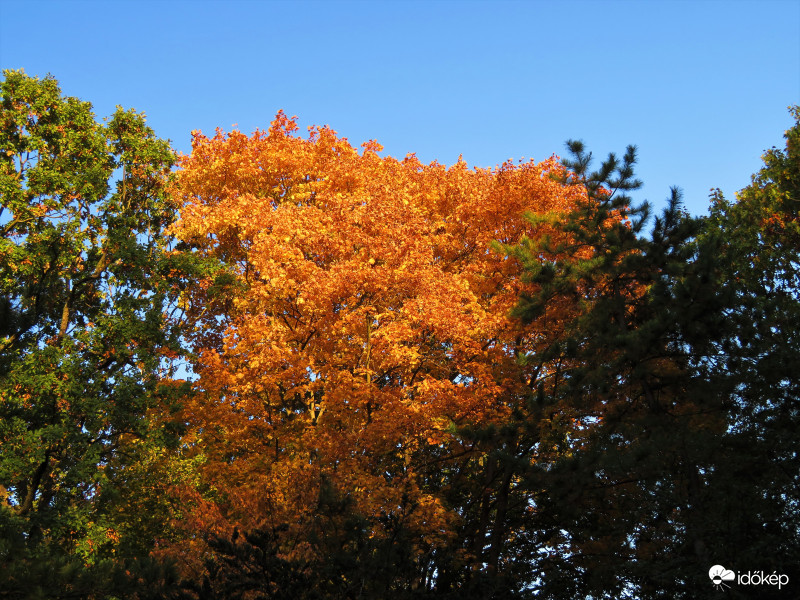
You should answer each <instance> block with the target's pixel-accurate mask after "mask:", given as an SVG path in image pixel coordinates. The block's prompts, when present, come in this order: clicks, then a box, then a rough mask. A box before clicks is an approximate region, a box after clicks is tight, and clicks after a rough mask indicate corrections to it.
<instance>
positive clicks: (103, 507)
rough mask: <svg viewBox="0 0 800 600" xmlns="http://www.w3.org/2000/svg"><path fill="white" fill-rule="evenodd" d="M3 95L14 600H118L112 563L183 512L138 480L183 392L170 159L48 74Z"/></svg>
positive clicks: (127, 116) (4, 525)
mask: <svg viewBox="0 0 800 600" xmlns="http://www.w3.org/2000/svg"><path fill="white" fill-rule="evenodd" d="M0 88H1V89H2V104H0V196H1V197H2V206H1V207H0V232H1V233H2V235H1V237H0V530H1V531H2V534H0V597H3V598H18V597H40V596H37V594H42V593H44V592H46V594H47V597H49V598H59V597H75V595H79V596H81V597H94V594H97V595H98V596H104V597H105V596H108V595H109V594H110V591H109V590H110V589H111V588H109V587H108V586H111V585H112V583H113V582H112V581H111V579H109V578H110V577H111V574H112V571H113V568H112V567H113V565H111V563H109V562H108V561H109V560H111V559H112V558H119V559H120V560H123V559H134V558H137V557H141V556H146V554H147V552H148V551H149V550H150V549H151V548H152V545H153V542H154V537H153V536H154V535H156V531H159V532H160V533H159V534H158V535H161V534H163V527H164V524H165V522H166V519H167V518H168V513H169V510H168V507H167V506H166V505H165V504H163V503H162V504H159V502H160V501H159V500H158V498H159V495H160V494H162V495H163V490H162V491H161V492H159V490H158V489H157V488H158V485H159V483H158V482H153V481H152V480H150V481H147V480H145V479H144V478H143V477H142V475H143V473H145V472H148V471H149V473H150V475H151V476H152V475H153V474H154V473H157V472H159V470H160V469H161V467H159V465H161V464H162V463H163V460H162V459H163V456H164V452H165V448H167V447H169V446H170V445H171V444H174V442H175V440H176V439H177V438H176V435H177V433H178V430H177V429H176V428H175V426H174V423H173V420H172V419H171V417H170V413H171V412H174V410H175V409H176V407H177V404H176V398H177V397H178V394H179V393H182V392H181V391H180V389H179V387H180V386H179V384H178V383H176V382H174V381H173V375H174V372H175V367H176V363H175V361H174V359H175V358H176V357H178V355H179V354H180V353H181V352H182V351H183V350H182V344H181V339H180V332H179V330H178V329H177V328H176V325H177V321H176V320H174V319H171V317H170V315H169V312H168V311H169V310H170V309H171V308H170V307H172V309H175V308H177V307H176V305H175V300H176V299H177V294H178V292H179V289H178V287H179V285H180V282H181V280H182V279H181V276H180V273H181V272H182V269H183V266H182V263H181V261H182V260H183V259H182V258H181V256H180V255H178V254H175V253H173V252H172V251H171V249H170V247H169V238H168V237H166V236H165V235H164V231H165V228H166V227H167V226H169V225H170V223H171V222H172V221H173V220H174V215H175V209H174V205H173V204H172V203H171V202H170V201H169V200H168V198H167V196H166V195H165V187H164V186H165V183H166V180H167V178H168V175H169V172H170V169H171V167H172V165H173V163H174V154H173V152H172V150H171V149H170V147H169V144H168V143H167V142H166V141H164V140H160V139H158V138H157V137H156V136H155V135H154V133H153V131H152V130H151V129H150V128H148V127H147V126H146V124H145V120H144V116H143V115H142V114H140V113H137V112H135V111H133V110H127V111H126V110H123V109H121V108H119V109H117V111H116V112H115V114H114V115H113V116H112V117H111V118H110V119H109V120H108V122H107V123H105V124H101V123H98V122H97V121H96V120H95V118H94V115H93V113H92V108H91V105H90V104H89V103H87V102H82V101H80V100H78V99H77V98H72V97H64V96H62V94H61V91H60V89H59V87H58V84H57V82H56V81H55V80H54V79H53V78H52V77H49V76H48V77H46V78H44V79H38V78H35V77H29V76H27V75H26V74H24V73H23V72H21V71H5V72H4V79H3V81H2V83H1V84H0ZM162 473H164V474H166V471H162ZM142 509H144V510H142ZM121 568H122V571H123V572H124V570H125V568H128V567H125V566H121ZM128 585H129V586H130V582H128ZM129 589H130V588H129ZM37 590H38V591H37ZM70 594H72V595H70Z"/></svg>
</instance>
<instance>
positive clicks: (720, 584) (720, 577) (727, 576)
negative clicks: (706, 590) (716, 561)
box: [708, 565, 736, 590]
mask: <svg viewBox="0 0 800 600" xmlns="http://www.w3.org/2000/svg"><path fill="white" fill-rule="evenodd" d="M708 576H709V578H710V579H711V583H713V584H714V587H715V588H717V589H718V590H721V589H723V588H729V587H731V586H729V585H728V584H727V583H725V582H726V581H733V580H734V579H736V574H735V573H734V572H733V571H731V570H729V569H726V568H725V567H723V566H722V565H714V566H713V567H711V568H710V569H709V570H708Z"/></svg>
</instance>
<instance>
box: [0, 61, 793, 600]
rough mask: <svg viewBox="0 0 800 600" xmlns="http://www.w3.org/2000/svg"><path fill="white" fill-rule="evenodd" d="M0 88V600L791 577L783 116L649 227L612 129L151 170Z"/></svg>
mask: <svg viewBox="0 0 800 600" xmlns="http://www.w3.org/2000/svg"><path fill="white" fill-rule="evenodd" d="M4 75H5V79H4V80H3V82H2V84H1V89H2V104H1V105H0V107H1V108H2V113H0V123H2V128H0V193H1V194H2V209H1V212H0V228H2V233H3V235H2V238H0V285H1V286H2V289H1V290H0V559H2V560H0V598H120V599H121V598H131V599H139V600H142V599H144V598H175V599H176V600H177V599H183V600H188V599H193V600H212V599H213V600H222V599H226V600H227V599H235V598H240V599H253V598H264V599H267V598H289V597H291V598H298V599H300V598H308V599H311V598H347V599H351V598H352V599H357V598H365V599H366V598H400V599H402V598H457V597H458V598H495V599H506V598H508V599H511V598H547V599H553V600H561V599H572V598H587V599H588V598H593V599H594V598H642V599H650V598H652V599H656V598H704V597H709V598H714V597H718V596H719V595H720V594H722V595H723V596H726V595H727V597H732V598H733V597H737V598H738V597H741V598H745V597H759V598H773V597H774V598H785V597H793V596H795V595H796V587H794V586H795V585H796V582H797V581H798V578H799V577H800V570H798V566H797V565H798V564H800V560H799V559H800V556H799V553H798V535H797V532H798V530H799V529H800V523H799V522H798V511H797V507H798V505H800V498H799V497H798V489H800V487H799V486H798V483H800V482H799V481H798V477H800V470H799V469H798V467H800V465H798V457H797V440H798V437H797V436H798V433H797V432H798V430H800V429H799V428H798V426H799V425H800V423H798V407H797V398H798V392H799V391H800V390H798V380H797V376H796V374H795V372H794V370H795V365H796V364H800V360H799V359H800V356H798V354H799V353H800V346H799V345H798V337H797V325H796V324H797V323H798V322H799V320H800V310H799V309H800V305H799V304H798V302H799V301H800V296H798V268H799V267H800V260H798V250H800V244H799V243H798V242H800V229H798V227H800V226H799V225H798V203H799V202H800V197H799V196H798V187H799V186H800V159H799V158H798V144H799V143H800V111H799V110H798V109H797V108H794V109H793V111H792V114H793V116H794V118H795V119H796V123H795V125H794V127H793V128H792V129H791V130H790V131H788V132H787V134H786V139H787V144H786V148H785V149H775V148H773V149H772V150H770V151H768V152H767V153H766V154H765V156H764V167H763V169H762V170H761V171H760V172H759V173H757V174H756V175H755V176H754V177H753V180H752V183H751V185H750V186H748V187H747V188H745V189H744V190H742V191H741V192H740V193H739V194H738V195H737V197H736V199H735V201H730V200H728V199H726V198H724V197H723V196H722V194H721V193H719V192H716V193H714V194H713V195H712V198H711V205H710V211H709V214H708V215H706V216H701V217H692V216H690V215H688V214H687V213H686V212H685V211H684V210H683V208H682V203H681V194H680V191H679V190H678V189H677V188H675V189H673V190H672V192H671V195H670V198H669V199H668V201H667V203H666V208H665V209H664V210H663V211H662V212H661V213H660V214H658V215H656V216H655V217H654V216H652V210H651V208H650V206H649V205H648V204H646V203H644V204H640V205H637V204H636V203H635V202H634V200H633V194H634V193H635V191H636V190H637V189H638V188H639V186H640V182H639V181H638V180H637V179H636V178H635V172H634V168H635V164H636V161H637V152H636V149H635V148H634V147H629V148H628V149H627V150H626V152H625V153H624V154H623V155H622V156H621V157H618V156H615V155H610V156H609V157H608V158H607V159H606V160H605V161H603V162H602V163H601V164H600V166H599V167H598V168H597V170H593V164H592V155H591V154H590V153H589V152H588V151H587V150H586V147H585V146H584V144H583V143H582V142H576V141H571V142H568V145H567V150H568V154H569V156H568V157H567V158H565V159H564V160H563V161H562V160H560V159H558V158H557V157H555V156H554V157H551V158H549V159H547V160H544V161H542V162H540V163H535V162H533V161H528V162H519V163H512V162H507V163H505V164H503V165H500V166H498V167H496V168H494V169H480V168H468V167H467V165H466V164H465V163H464V162H463V161H459V162H457V163H456V164H455V165H452V166H450V167H446V166H444V165H441V164H438V163H436V162H434V163H431V164H427V165H426V164H422V163H421V162H420V161H419V160H418V159H417V158H416V157H415V156H413V155H409V156H407V157H406V158H404V159H403V160H397V159H394V158H391V157H383V156H381V152H382V148H381V146H380V145H379V144H378V143H377V142H374V141H371V142H367V143H365V144H363V145H362V146H361V148H355V147H353V146H352V145H351V144H350V143H349V142H348V141H347V139H346V138H342V137H340V136H338V135H337V134H336V132H335V131H333V130H331V129H330V128H327V127H321V128H311V129H310V132H309V135H308V136H303V135H300V134H299V132H298V128H297V125H296V122H295V120H294V119H293V118H288V117H287V116H286V115H285V114H283V113H279V114H278V115H277V116H276V118H275V120H274V121H273V123H272V125H271V126H270V127H269V128H268V129H267V130H263V131H261V130H259V131H256V132H255V133H253V134H252V135H250V136H248V135H244V134H242V133H240V132H238V131H232V132H230V133H225V132H222V131H217V133H216V134H215V135H214V136H211V137H208V136H204V135H203V134H202V133H200V132H194V134H193V145H192V152H191V154H190V155H187V156H180V157H176V156H175V154H174V153H173V151H172V150H171V148H170V146H169V144H168V142H166V141H164V140H160V139H158V138H157V137H156V136H155V134H154V132H153V131H152V130H151V129H149V128H148V127H147V125H146V123H145V120H144V116H143V115H142V114H141V113H137V112H136V111H133V110H123V109H121V108H120V109H118V110H117V111H116V113H115V114H114V115H113V116H112V117H110V118H109V119H108V120H107V121H106V122H105V123H99V122H97V121H96V119H95V117H94V115H93V113H92V111H91V106H90V105H89V104H88V103H86V102H82V101H80V100H77V99H75V98H66V97H63V96H62V94H61V92H60V90H59V88H58V84H57V82H56V81H55V80H54V79H53V78H51V77H47V78H45V79H37V78H33V77H29V76H27V75H25V74H24V73H22V72H14V71H6V72H5V73H4ZM188 373H191V374H192V375H193V379H194V381H193V382H192V383H187V382H186V381H184V379H186V378H187V374H188ZM714 565H723V566H724V568H727V569H731V570H732V571H734V572H737V573H741V572H747V571H760V572H762V573H765V574H767V575H771V574H773V573H775V574H780V575H781V577H787V578H788V579H787V581H788V582H789V583H788V584H784V585H783V586H782V587H781V588H779V586H777V585H772V584H764V585H761V586H749V587H748V586H747V585H743V584H742V583H741V581H740V580H739V581H736V580H734V581H733V582H730V585H728V583H726V584H725V585H728V588H727V591H726V592H725V593H723V592H721V591H720V590H719V589H716V588H717V587H724V586H722V585H721V584H717V582H716V581H713V580H711V579H710V578H709V568H711V567H712V566H714ZM726 581H727V580H726ZM715 584H716V585H715Z"/></svg>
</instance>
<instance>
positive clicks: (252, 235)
mask: <svg viewBox="0 0 800 600" xmlns="http://www.w3.org/2000/svg"><path fill="white" fill-rule="evenodd" d="M296 130H297V126H296V124H295V122H294V120H293V119H289V118H287V117H286V116H285V115H283V114H282V113H279V114H278V116H277V118H276V120H275V121H274V122H273V124H272V126H271V127H270V129H269V130H268V131H267V132H261V131H257V132H255V133H254V134H253V135H252V137H247V136H245V135H243V134H241V133H239V132H236V131H234V132H232V133H229V134H224V133H222V132H219V131H218V132H217V134H216V135H215V136H214V137H213V138H208V137H205V136H203V135H201V134H200V133H197V132H196V133H195V134H194V141H193V150H192V154H191V156H188V157H184V158H183V159H182V161H181V167H182V168H181V170H180V171H179V172H178V173H177V177H176V181H175V189H174V194H175V195H176V197H178V198H180V199H182V200H183V202H184V208H183V212H182V220H181V221H180V222H179V224H178V225H177V227H176V228H175V233H176V234H177V235H178V236H179V237H180V238H181V239H183V240H184V241H185V242H187V243H189V244H191V245H192V246H193V247H194V248H196V250H197V251H198V252H200V253H203V254H205V255H208V256H213V257H217V258H219V259H221V260H222V261H223V262H224V264H225V265H226V267H227V268H228V269H229V271H230V273H233V275H234V277H233V278H230V277H229V280H230V281H227V283H225V280H224V278H222V277H218V278H217V279H216V280H214V279H212V278H209V279H208V280H206V281H199V282H197V285H196V286H195V287H194V289H193V290H191V292H190V296H189V297H188V298H187V304H186V305H187V307H188V310H189V311H190V312H192V314H193V316H194V318H195V319H196V322H197V323H200V324H201V325H202V326H201V327H198V332H200V333H197V334H196V338H195V341H196V344H197V346H198V348H199V359H198V363H197V365H196V366H195V370H196V372H197V373H198V375H199V381H198V383H197V387H198V390H199V393H198V395H197V396H196V397H195V398H194V399H193V400H192V401H191V402H190V403H189V405H188V406H187V409H186V418H187V420H188V421H189V422H190V423H191V424H192V426H193V431H194V432H195V434H194V435H195V437H194V439H193V440H192V442H193V447H194V449H195V451H196V452H198V453H202V454H203V455H204V460H205V462H204V466H203V472H202V477H203V480H204V486H205V487H204V488H203V495H202V497H200V496H198V497H197V498H196V503H195V506H196V507H197V510H196V512H195V514H194V517H195V520H194V521H191V522H192V523H193V524H194V526H197V527H199V528H203V529H210V530H216V531H218V532H229V531H230V527H231V526H232V525H239V526H240V527H242V528H245V529H247V528H252V527H257V526H264V525H269V524H271V523H301V522H302V521H303V519H304V517H306V516H309V515H310V514H311V513H313V511H314V508H315V505H316V495H317V494H318V492H319V485H320V481H321V478H323V477H325V478H326V480H328V481H331V482H333V484H334V485H335V486H336V488H337V489H339V490H342V491H343V492H345V493H347V494H349V495H350V496H351V498H352V499H353V500H354V501H355V503H356V506H357V507H358V508H359V510H360V511H361V512H362V513H364V514H365V515H377V514H379V513H380V512H381V511H384V513H385V512H391V511H402V510H405V509H404V507H406V506H409V505H413V506H414V510H413V511H409V514H408V515H407V524H408V526H409V527H412V528H414V529H415V530H418V531H420V532H421V533H424V534H425V536H426V537H427V540H428V543H430V544H434V545H435V544H439V543H446V541H447V537H448V532H449V531H450V525H451V524H452V523H453V522H454V521H455V520H457V516H456V515H455V514H454V512H453V511H452V509H451V508H450V507H448V506H446V505H445V504H444V503H443V502H442V500H441V497H439V496H438V495H437V493H436V491H435V490H432V489H430V488H429V486H428V485H427V484H426V477H428V476H429V474H430V473H431V472H432V469H434V468H435V467H436V465H435V464H433V463H434V461H432V460H429V459H430V457H431V456H432V454H431V451H432V450H435V454H436V456H437V457H446V456H448V452H455V451H456V450H460V451H463V450H464V449H463V448H458V444H459V440H458V439H457V436H456V435H455V431H456V427H461V426H464V425H468V424H473V425H487V424H490V423H499V422H502V421H503V420H504V419H506V418H507V417H508V415H509V413H510V411H511V410H512V409H513V407H514V406H515V405H516V404H517V403H520V402H522V398H523V397H525V394H526V392H527V391H529V390H528V388H527V386H528V385H529V384H530V383H531V381H532V379H534V375H533V373H532V372H531V371H532V370H533V367H524V366H521V365H520V364H519V362H518V360H517V358H518V354H519V353H520V352H522V351H523V350H522V349H523V348H524V349H525V350H531V349H535V348H536V347H537V336H539V335H541V334H542V333H543V331H542V328H543V327H545V324H544V322H540V323H534V324H532V325H530V326H522V325H521V324H520V323H519V322H518V321H515V320H513V319H511V318H510V317H509V311H510V310H511V308H512V307H513V306H514V304H515V303H516V302H517V299H518V298H519V294H520V292H521V291H522V290H523V289H524V286H525V284H524V283H523V282H522V281H521V267H520V265H519V264H518V262H517V261H516V260H515V259H512V258H509V257H507V256H505V255H504V254H503V253H502V252H499V251H496V250H494V249H493V248H492V246H491V243H492V241H493V240H498V241H500V242H501V243H508V244H513V243H516V242H518V241H519V240H520V239H521V238H522V236H536V235H541V234H542V233H543V232H542V231H541V229H542V228H544V227H545V226H543V225H540V226H537V227H538V230H537V228H535V227H534V226H532V225H531V224H530V222H528V221H527V220H526V219H524V217H523V215H524V213H525V212H526V211H530V212H534V213H545V212H551V211H564V210H567V209H569V208H570V207H571V206H573V205H574V204H575V203H576V202H577V201H578V200H579V199H580V197H581V196H580V195H581V194H584V193H585V192H584V191H583V188H582V187H580V186H572V187H567V186H563V185H561V184H559V183H557V182H556V181H555V180H554V178H553V177H551V175H558V174H560V173H561V170H562V167H561V166H560V165H559V164H558V162H557V160H556V159H555V158H551V159H549V160H546V161H544V162H542V163H540V164H534V163H533V162H526V163H523V164H519V165H514V164H512V163H510V162H508V163H505V164H503V165H502V166H500V167H499V168H496V169H493V170H489V169H468V168H467V166H466V164H465V163H464V162H463V161H459V162H458V163H456V164H455V165H453V166H452V167H449V168H447V167H445V166H443V165H440V164H437V163H432V164H430V165H424V164H422V163H420V162H419V161H418V160H417V159H416V157H414V156H413V155H409V156H407V157H406V158H405V159H404V160H402V161H398V160H395V159H393V158H382V157H380V156H379V155H378V154H377V152H379V151H380V150H381V147H380V146H379V145H378V144H377V143H375V142H369V143H367V144H364V145H363V150H362V151H361V152H359V151H357V150H356V149H355V148H353V147H352V146H351V145H350V144H349V143H348V142H347V140H346V139H345V138H340V137H337V135H336V133H335V132H334V131H332V130H331V129H329V128H325V127H324V128H312V129H311V130H310V136H309V138H308V139H304V138H302V137H300V136H298V135H297V133H296ZM220 282H223V283H224V285H223V283H220ZM557 320H558V319H557V315H549V316H548V322H547V323H548V324H547V325H546V326H547V327H555V326H557ZM467 450H468V449H467ZM437 460H438V459H437ZM439 462H441V461H439ZM301 550H302V548H301V547H298V548H297V551H301Z"/></svg>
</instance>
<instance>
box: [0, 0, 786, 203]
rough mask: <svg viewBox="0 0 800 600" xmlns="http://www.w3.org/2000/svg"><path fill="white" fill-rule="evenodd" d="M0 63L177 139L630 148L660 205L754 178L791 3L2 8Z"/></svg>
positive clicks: (771, 118)
mask: <svg viewBox="0 0 800 600" xmlns="http://www.w3.org/2000/svg"><path fill="white" fill-rule="evenodd" d="M0 66H2V67H3V68H14V69H19V68H23V69H25V71H26V72H27V73H28V74H31V75H39V76H43V75H45V74H47V73H52V74H53V75H54V76H55V77H56V78H57V79H58V80H59V81H60V83H61V86H62V90H63V91H64V93H66V94H68V95H73V96H78V97H80V98H81V99H83V100H88V101H90V102H92V103H93V104H94V106H95V112H96V114H97V116H98V117H103V116H108V115H109V114H111V113H112V112H113V110H114V106H115V105H117V104H121V105H123V106H125V107H134V108H136V109H137V110H140V111H143V112H145V113H146V114H147V116H148V123H149V124H150V125H151V126H152V127H153V128H154V129H155V130H156V133H157V134H158V135H160V136H161V137H165V138H169V139H171V140H172V142H173V145H174V146H175V148H177V149H178V150H180V151H183V152H188V151H189V139H190V132H191V130H193V129H200V130H202V131H203V132H205V133H213V130H214V128H216V127H221V128H222V129H224V130H230V129H232V128H233V127H234V126H236V127H238V128H239V129H240V130H241V131H244V132H248V133H249V132H251V131H252V130H253V129H255V128H265V127H267V126H268V125H269V123H270V121H271V120H272V118H273V117H274V115H275V113H276V112H277V111H278V110H279V109H284V110H285V111H286V113H287V114H289V115H297V117H298V118H299V121H298V122H299V124H300V125H301V126H302V127H305V126H308V125H311V124H318V125H323V124H327V125H330V126H331V127H332V128H333V129H335V130H336V131H337V132H338V133H339V134H340V135H343V136H346V137H347V138H348V139H349V140H350V141H351V142H352V143H353V144H354V145H359V144H361V143H362V142H364V141H366V140H368V139H376V140H378V141H379V142H380V143H381V144H383V146H384V147H385V152H384V154H387V155H391V156H395V157H398V158H402V157H403V156H405V155H406V154H407V153H410V152H416V154H417V156H419V158H420V159H422V160H423V161H425V162H429V161H433V160H437V161H439V162H441V163H444V164H448V165H449V164H452V163H454V162H455V161H456V160H457V158H458V156H459V155H463V157H464V160H466V161H467V163H468V164H470V165H476V166H481V167H492V166H495V165H497V164H499V163H502V162H503V161H505V160H507V159H509V158H512V159H514V160H517V159H520V158H525V159H528V158H534V159H536V160H541V159H544V158H547V157H549V156H550V155H552V154H561V153H562V152H563V149H564V141H565V140H567V139H569V138H577V139H583V140H584V141H585V142H586V143H587V145H588V147H589V148H590V149H591V150H593V151H594V155H595V156H597V157H599V158H602V157H604V156H605V155H606V154H607V153H608V152H609V151H618V152H619V153H622V152H623V151H624V148H625V146H626V145H627V144H630V143H633V144H636V145H637V146H638V147H639V158H640V162H639V167H638V172H639V176H640V178H641V179H643V180H644V182H645V187H644V188H643V189H642V190H641V191H640V192H639V193H638V194H636V198H637V199H640V200H642V199H649V200H651V201H653V202H654V204H656V205H657V206H662V205H663V200H664V199H665V198H666V197H667V196H668V194H669V187H670V186H671V185H678V186H680V187H681V188H683V190H684V193H685V200H686V204H687V207H688V208H689V209H690V211H691V212H693V213H696V214H701V213H704V212H705V211H706V208H707V199H708V193H709V189H710V188H714V187H719V188H721V189H722V190H723V192H725V194H726V195H728V196H731V197H732V196H733V194H734V192H735V191H737V190H738V189H740V188H742V187H744V186H745V185H747V183H748V182H749V180H750V175H751V174H752V173H753V172H755V171H756V170H757V169H758V168H759V166H760V164H761V158H760V157H761V154H762V153H763V151H764V150H766V149H768V148H770V147H772V146H782V145H783V138H782V135H783V132H784V130H786V129H787V128H788V127H789V126H790V125H791V123H792V121H791V118H790V117H789V114H788V112H787V107H788V106H789V105H790V104H797V103H800V0H759V1H745V0H740V1H737V0H697V1H689V0H672V1H656V0H640V1H636V0H628V1H615V2H611V1H602V0H584V1H563V2H556V1H552V2H544V1H529V2H523V1H516V2H464V1H456V0H449V1H448V0H439V1H428V2H421V1H402V2H401V1H398V2H389V1H383V2H382V1H373V2H367V1H361V2H338V1H335V0H328V1H325V2H278V1H275V2H269V1H258V0H250V1H241V0H240V1H228V2H216V1H194V2H190V1H170V0H158V1H156V0H152V1H147V0H139V1H135V2H126V1H113V0H108V1H102V2H101V1H78V0H61V1H54V0H52V1H45V2H42V1H35V0H26V1H21V0H0Z"/></svg>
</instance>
